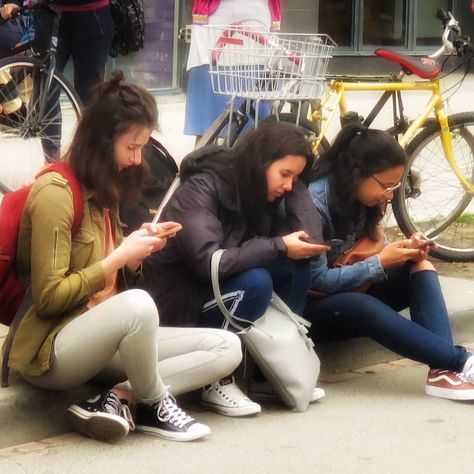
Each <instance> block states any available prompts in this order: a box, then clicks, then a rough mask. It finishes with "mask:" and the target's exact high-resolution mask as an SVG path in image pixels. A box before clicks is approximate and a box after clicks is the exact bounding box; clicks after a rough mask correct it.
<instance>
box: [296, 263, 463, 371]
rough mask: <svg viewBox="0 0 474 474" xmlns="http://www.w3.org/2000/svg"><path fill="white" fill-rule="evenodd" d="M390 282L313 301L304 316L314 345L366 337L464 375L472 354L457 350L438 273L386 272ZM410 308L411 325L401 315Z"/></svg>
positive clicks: (406, 267)
mask: <svg viewBox="0 0 474 474" xmlns="http://www.w3.org/2000/svg"><path fill="white" fill-rule="evenodd" d="M387 273H388V279H387V280H386V281H384V282H382V283H377V284H374V285H372V286H371V287H370V288H369V290H368V291H367V293H356V292H351V293H339V294H336V295H331V296H328V297H325V298H322V299H309V300H308V302H307V304H306V307H305V310H304V312H303V316H304V317H305V318H307V319H309V320H310V321H311V322H312V323H313V324H312V326H311V329H310V335H311V337H312V338H313V340H314V341H315V342H329V341H334V340H341V339H348V338H353V337H361V336H366V337H370V338H372V339H374V340H375V341H377V342H378V343H380V344H382V345H383V346H385V347H387V348H388V349H390V350H392V351H393V352H396V353H398V354H400V355H402V356H404V357H408V358H410V359H413V360H416V361H418V362H422V363H424V364H427V365H428V366H429V367H431V368H436V369H446V370H454V371H456V372H461V371H462V369H463V367H464V364H465V362H466V360H467V358H468V356H469V353H468V352H466V349H465V348H464V347H461V346H455V345H454V343H453V338H452V334H451V328H450V326H449V319H448V314H447V310H446V304H445V302H444V298H443V295H442V293H441V287H440V285H439V280H438V275H437V273H436V272H434V271H428V270H427V271H420V272H414V273H410V265H409V264H407V265H403V266H401V267H398V268H395V269H391V270H388V272H387ZM407 307H409V308H410V315H411V321H410V320H409V319H406V318H404V317H403V316H401V315H400V314H399V313H398V311H400V310H401V309H404V308H407Z"/></svg>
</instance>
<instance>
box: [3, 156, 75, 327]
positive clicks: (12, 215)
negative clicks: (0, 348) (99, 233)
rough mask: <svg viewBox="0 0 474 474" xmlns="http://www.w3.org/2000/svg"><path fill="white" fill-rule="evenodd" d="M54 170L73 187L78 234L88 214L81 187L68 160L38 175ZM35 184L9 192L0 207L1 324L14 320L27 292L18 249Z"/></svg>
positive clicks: (45, 169)
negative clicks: (21, 277) (18, 271)
mask: <svg viewBox="0 0 474 474" xmlns="http://www.w3.org/2000/svg"><path fill="white" fill-rule="evenodd" d="M50 171H56V172H58V173H60V174H61V175H62V176H63V177H64V178H65V179H66V180H67V181H68V183H69V186H70V187H71V190H72V196H73V205H74V220H73V223H72V231H71V232H72V235H73V236H74V235H75V234H76V233H77V231H78V230H79V227H80V225H81V222H82V216H83V214H84V208H83V206H84V204H83V199H82V191H81V187H80V185H79V182H78V181H77V179H76V177H75V176H74V174H73V173H72V171H71V169H70V167H69V165H67V164H66V163H63V162H61V163H55V164H53V165H50V166H48V167H47V168H44V169H43V170H42V171H41V172H40V173H38V175H37V177H38V176H41V175H43V174H45V173H49V172H50ZM31 187H32V184H31V185H29V186H25V187H23V188H21V189H19V190H18V191H14V192H11V193H7V194H5V196H4V198H3V201H2V203H1V206H0V229H1V232H0V323H2V324H5V325H7V326H10V324H11V322H12V321H13V318H14V317H15V314H16V313H17V311H18V309H19V307H20V304H21V301H22V299H23V296H24V294H25V288H24V287H23V285H22V284H21V283H20V281H19V280H18V277H17V275H16V252H17V246H18V234H19V232H20V224H21V219H22V216H23V210H24V207H25V203H26V200H27V198H28V195H29V193H30V189H31Z"/></svg>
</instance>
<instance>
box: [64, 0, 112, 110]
mask: <svg viewBox="0 0 474 474" xmlns="http://www.w3.org/2000/svg"><path fill="white" fill-rule="evenodd" d="M67 15H71V22H72V21H73V22H74V30H73V34H72V37H71V42H72V49H71V54H72V61H73V65H74V88H75V89H76V91H77V93H78V95H79V97H80V99H81V100H82V102H83V104H85V105H87V104H88V103H89V102H90V100H91V98H92V96H93V89H94V86H96V85H97V84H99V83H100V82H102V81H103V80H104V75H105V65H106V63H107V58H108V54H109V51H110V46H111V45H112V40H113V37H114V32H115V26H114V21H113V19H112V14H111V12H110V5H108V6H106V7H104V8H100V9H99V10H93V11H89V12H80V13H68V14H67ZM61 35H62V32H60V41H61Z"/></svg>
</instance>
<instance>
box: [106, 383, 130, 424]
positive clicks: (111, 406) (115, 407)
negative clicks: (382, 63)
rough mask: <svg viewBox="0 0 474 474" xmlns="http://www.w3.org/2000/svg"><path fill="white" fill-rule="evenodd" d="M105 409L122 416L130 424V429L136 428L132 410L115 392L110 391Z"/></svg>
mask: <svg viewBox="0 0 474 474" xmlns="http://www.w3.org/2000/svg"><path fill="white" fill-rule="evenodd" d="M104 409H105V411H106V412H107V413H111V414H113V415H118V416H121V417H122V418H125V420H126V421H127V422H128V424H129V425H130V429H131V430H132V431H133V430H134V429H135V423H134V421H133V416H132V412H131V411H130V408H129V406H128V405H127V404H126V403H122V402H121V401H120V399H119V398H118V397H117V395H115V393H114V392H109V394H108V395H107V397H106V399H105V402H104Z"/></svg>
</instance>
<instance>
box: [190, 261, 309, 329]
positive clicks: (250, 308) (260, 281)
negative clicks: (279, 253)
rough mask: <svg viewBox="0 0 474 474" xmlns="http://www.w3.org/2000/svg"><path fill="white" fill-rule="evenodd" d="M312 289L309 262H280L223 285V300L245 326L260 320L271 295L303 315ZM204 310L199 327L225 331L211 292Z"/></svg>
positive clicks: (231, 278) (224, 321) (223, 281)
mask: <svg viewBox="0 0 474 474" xmlns="http://www.w3.org/2000/svg"><path fill="white" fill-rule="evenodd" d="M309 285H310V269H309V262H308V261H306V260H291V259H288V258H285V259H282V260H277V261H275V262H273V263H272V264H270V265H268V266H267V267H257V268H252V269H250V270H246V271H245V272H242V273H239V274H238V275H235V276H232V277H230V278H226V279H225V280H222V281H220V287H221V294H222V299H223V300H224V304H225V306H226V308H227V309H228V310H229V311H230V312H231V313H232V314H233V315H234V318H235V319H236V321H237V322H238V323H240V324H242V325H246V324H248V323H249V322H251V321H255V320H256V319H258V318H260V317H261V316H262V315H263V313H264V312H265V310H266V309H267V307H268V305H269V303H270V300H271V298H272V292H273V291H275V293H277V294H278V296H280V298H281V299H282V300H283V301H285V302H286V304H287V305H288V306H289V307H290V308H291V309H292V310H293V311H294V312H295V313H297V314H301V312H302V310H303V306H304V303H305V300H306V294H307V292H308V289H309ZM206 301H207V302H206V303H205V304H204V306H203V307H202V311H201V315H200V319H199V326H201V327H225V328H227V326H228V325H227V324H226V323H227V322H226V320H225V319H224V317H223V316H222V313H221V311H220V309H219V308H218V307H217V304H216V300H215V298H214V293H213V291H212V288H211V287H210V288H209V289H208V297H207V298H206Z"/></svg>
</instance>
